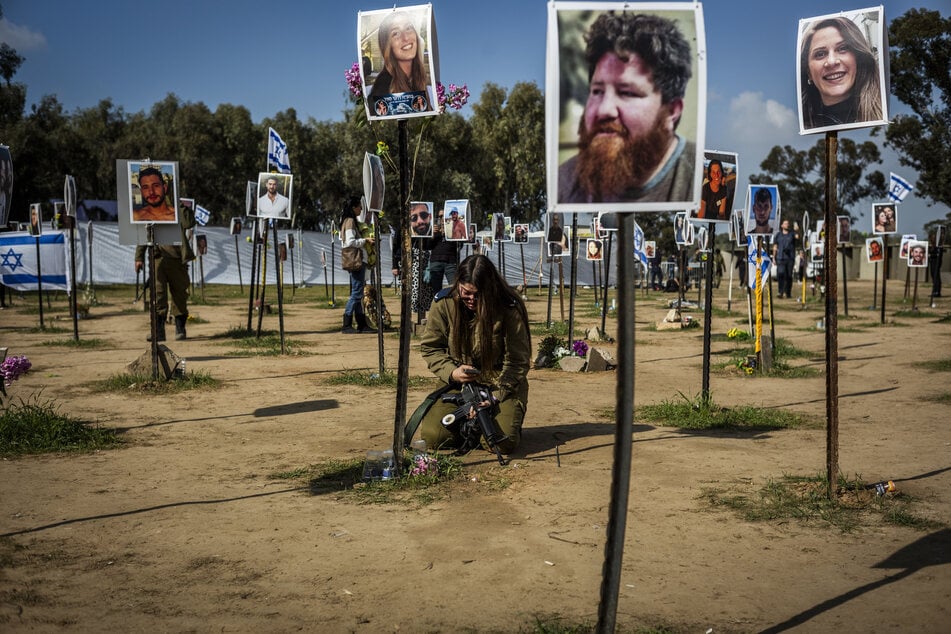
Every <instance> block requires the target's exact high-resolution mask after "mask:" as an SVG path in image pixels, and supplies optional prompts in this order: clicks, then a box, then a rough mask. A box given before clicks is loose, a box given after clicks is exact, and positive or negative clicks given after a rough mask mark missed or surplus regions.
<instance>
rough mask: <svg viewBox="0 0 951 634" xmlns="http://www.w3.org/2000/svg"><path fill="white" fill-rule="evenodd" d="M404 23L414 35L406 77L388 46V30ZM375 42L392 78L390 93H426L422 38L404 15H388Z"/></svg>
mask: <svg viewBox="0 0 951 634" xmlns="http://www.w3.org/2000/svg"><path fill="white" fill-rule="evenodd" d="M400 21H402V22H405V23H406V24H408V25H409V26H411V27H412V28H413V31H414V32H415V33H416V58H415V59H414V60H413V66H412V69H411V70H410V73H409V74H408V75H407V74H406V73H404V72H403V69H402V68H400V65H399V64H398V63H397V62H396V60H394V59H393V47H392V45H391V44H390V29H391V28H392V27H393V25H394V24H395V23H398V22H400ZM377 42H378V44H379V45H380V53H381V54H382V55H383V66H384V67H385V68H386V70H387V71H388V72H389V73H390V77H392V79H391V81H390V92H391V93H397V92H411V91H414V92H415V91H423V93H424V94H425V93H426V62H425V59H424V57H423V48H424V44H423V38H422V37H421V36H420V34H419V30H418V29H417V28H416V25H415V24H414V23H413V21H412V20H411V19H410V17H409V16H407V15H406V14H405V13H400V12H398V11H394V12H393V13H391V14H389V15H388V16H386V17H385V18H383V21H382V22H380V26H379V28H378V29H377ZM426 101H427V106H429V103H428V102H429V95H428V94H426Z"/></svg>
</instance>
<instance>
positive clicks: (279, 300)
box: [202, 220, 287, 354]
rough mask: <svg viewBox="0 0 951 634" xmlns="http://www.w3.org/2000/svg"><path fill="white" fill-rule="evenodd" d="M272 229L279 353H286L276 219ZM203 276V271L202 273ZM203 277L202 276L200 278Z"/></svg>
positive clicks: (282, 283) (281, 267)
mask: <svg viewBox="0 0 951 634" xmlns="http://www.w3.org/2000/svg"><path fill="white" fill-rule="evenodd" d="M272 229H273V231H274V277H275V279H276V282H275V286H277V323H278V326H279V329H280V334H281V354H287V349H286V348H285V346H284V265H283V263H282V262H281V250H280V249H281V245H280V244H278V241H277V221H276V220H275V221H274V224H273V225H272ZM202 275H203V276H204V273H203V274H202ZM202 279H204V277H203V278H202ZM261 304H262V305H261V308H262V310H263V308H264V305H263V304H264V302H261Z"/></svg>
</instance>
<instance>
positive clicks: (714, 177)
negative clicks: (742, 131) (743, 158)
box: [692, 150, 738, 223]
mask: <svg viewBox="0 0 951 634" xmlns="http://www.w3.org/2000/svg"><path fill="white" fill-rule="evenodd" d="M737 161H738V159H737V154H736V153H735V152H719V151H715V150H704V152H703V182H702V184H701V190H700V207H699V208H698V209H697V212H696V213H695V214H692V219H693V220H695V221H699V222H724V223H726V222H730V215H731V214H732V212H733V200H734V198H736V178H737Z"/></svg>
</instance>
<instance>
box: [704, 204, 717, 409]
mask: <svg viewBox="0 0 951 634" xmlns="http://www.w3.org/2000/svg"><path fill="white" fill-rule="evenodd" d="M716 237H717V225H716V223H715V222H711V223H710V240H709V242H708V243H707V244H709V245H710V254H709V255H708V257H707V270H706V277H707V283H706V287H705V288H704V290H705V291H706V293H704V297H703V300H704V301H703V379H702V387H701V388H700V394H701V398H702V399H703V402H704V403H706V402H708V401H709V400H710V344H711V340H712V327H713V323H712V322H713V267H714V265H715V263H714V258H713V244H714V241H715V239H716Z"/></svg>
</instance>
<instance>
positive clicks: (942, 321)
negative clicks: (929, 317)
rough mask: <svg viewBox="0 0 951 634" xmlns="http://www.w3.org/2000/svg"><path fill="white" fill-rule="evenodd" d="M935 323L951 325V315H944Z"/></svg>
mask: <svg viewBox="0 0 951 634" xmlns="http://www.w3.org/2000/svg"><path fill="white" fill-rule="evenodd" d="M935 323H936V324H947V323H951V313H945V314H944V315H942V316H941V317H939V318H938V319H935Z"/></svg>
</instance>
